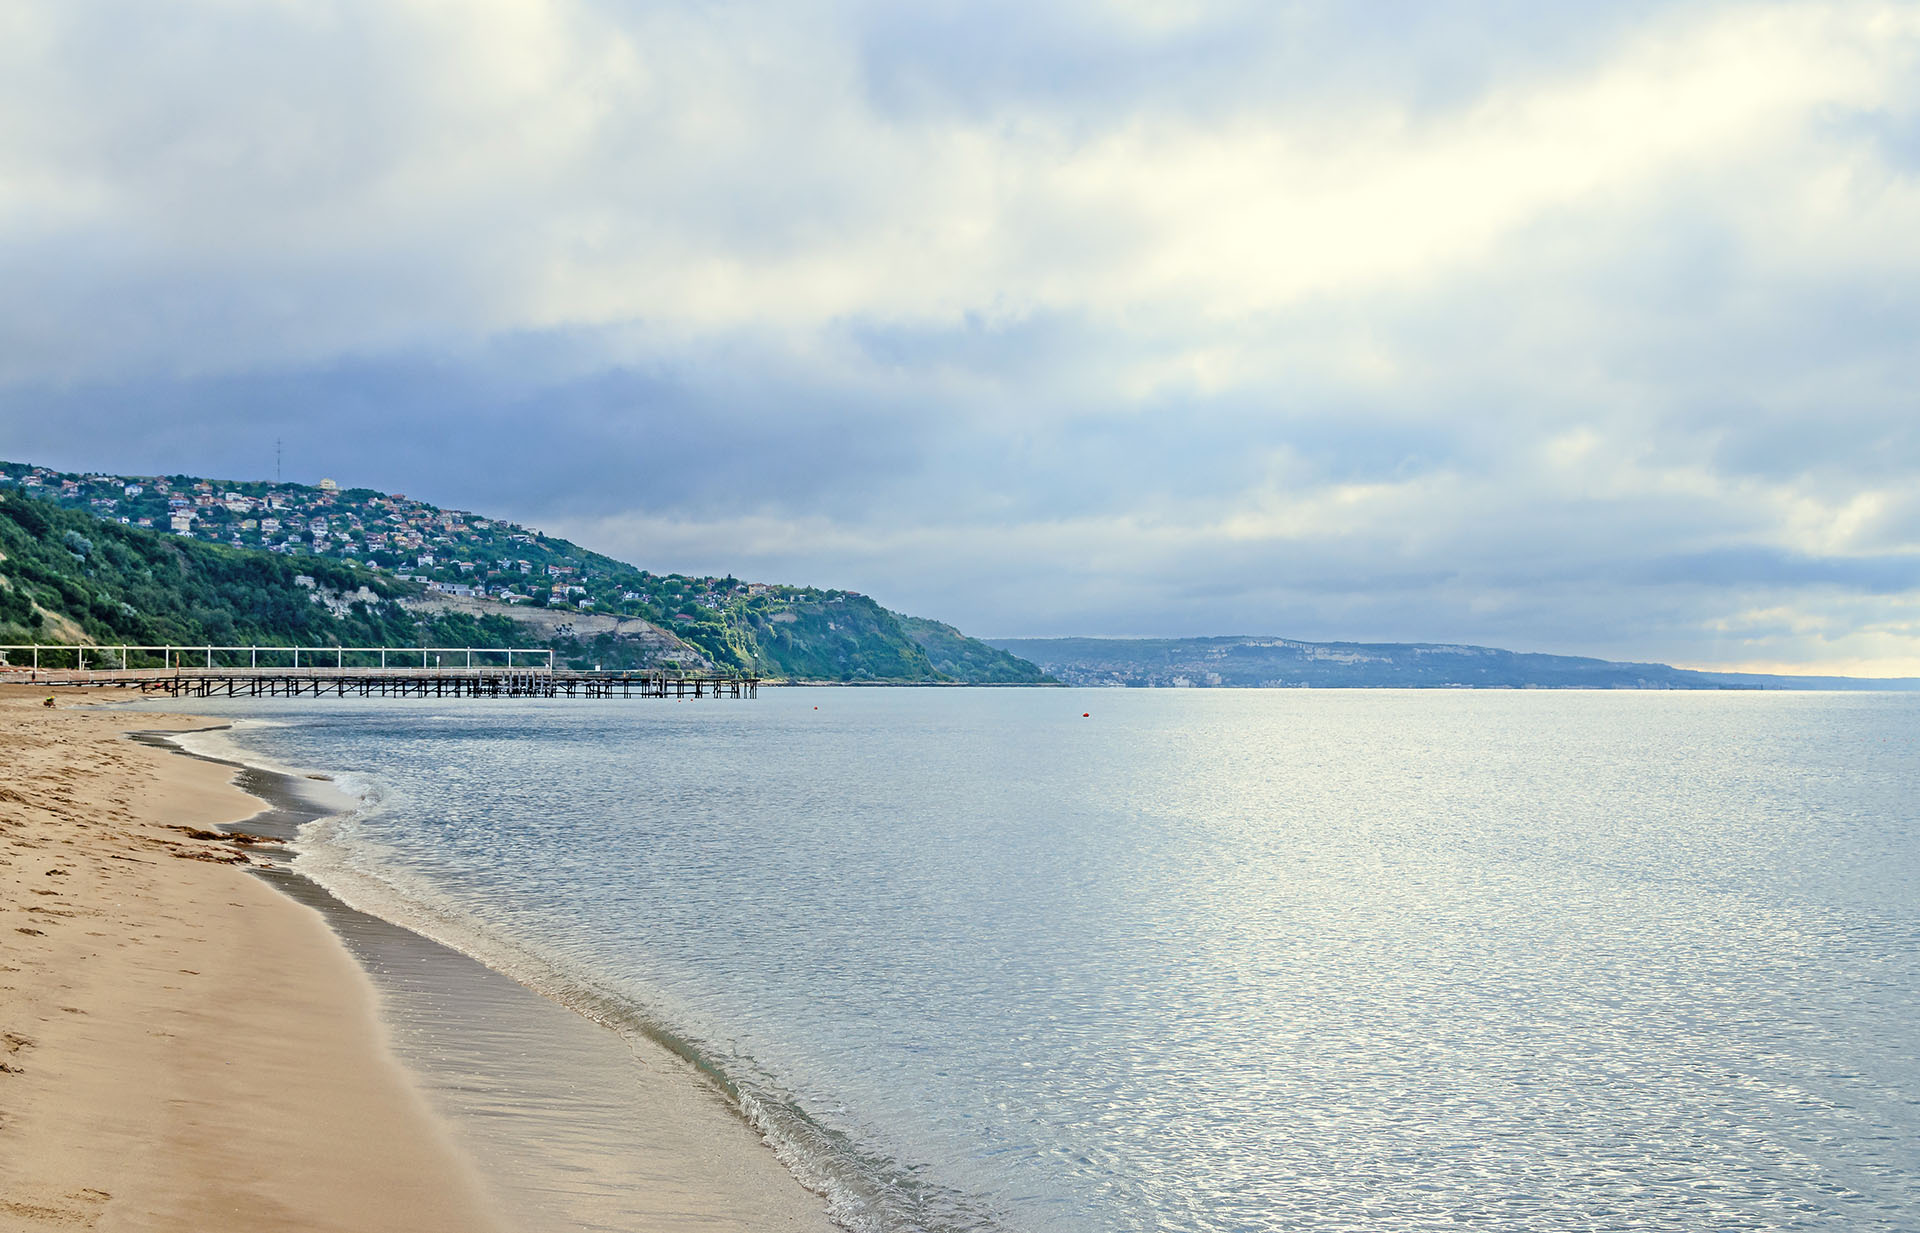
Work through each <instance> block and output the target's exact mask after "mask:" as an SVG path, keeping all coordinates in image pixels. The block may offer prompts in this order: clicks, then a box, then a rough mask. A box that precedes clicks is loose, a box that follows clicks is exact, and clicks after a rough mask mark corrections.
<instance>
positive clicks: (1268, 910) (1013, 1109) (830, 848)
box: [195, 688, 1920, 1233]
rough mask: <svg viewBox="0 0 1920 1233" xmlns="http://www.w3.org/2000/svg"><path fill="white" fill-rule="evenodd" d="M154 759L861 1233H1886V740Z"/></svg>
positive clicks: (286, 709)
mask: <svg viewBox="0 0 1920 1233" xmlns="http://www.w3.org/2000/svg"><path fill="white" fill-rule="evenodd" d="M195 709H196V710H203V711H207V712H213V711H216V710H217V711H219V712H220V713H221V714H222V715H223V716H224V717H226V718H228V719H230V720H231V721H232V722H233V724H234V727H233V728H232V730H231V731H230V732H229V733H227V734H225V737H226V739H228V740H229V741H230V744H231V747H232V748H233V749H237V750H239V751H241V752H242V753H243V754H244V756H245V757H247V758H249V759H253V760H257V761H258V762H260V763H261V764H263V765H269V766H274V767H280V768H289V769H293V770H296V771H299V772H303V773H310V774H326V775H330V776H331V777H332V782H331V784H330V785H329V786H328V790H329V791H338V792H339V794H340V802H341V803H340V809H341V812H338V813H335V814H333V815H332V816H328V817H322V818H318V819H316V820H313V821H310V822H308V823H307V824H306V825H305V826H304V828H303V829H302V832H301V836H300V840H299V843H298V845H297V850H298V853H299V855H298V859H297V860H296V861H295V865H294V867H295V868H296V869H297V870H299V871H300V872H303V873H305V874H306V875H308V876H309V877H311V878H312V879H313V880H315V881H316V882H318V883H319V884H320V885H322V886H325V887H327V888H329V889H330V890H333V891H335V892H336V893H337V894H339V895H340V897H341V898H342V899H345V900H346V901H348V902H350V903H352V904H354V905H355V906H356V907H359V908H362V909H364V910H366V911H369V912H372V913H375V914H377V915H379V916H381V917H384V918H386V919H389V920H393V921H396V922H398V923H400V924H402V925H407V926H409V927H412V928H417V929H419V930H420V931H421V932H423V933H426V934H428V935H430V936H432V937H435V938H438V939H439V940H440V941H442V942H445V943H447V944H449V945H451V946H453V947H455V948H457V949H459V950H462V951H464V952H466V953H468V954H471V955H475V956H478V957H479V958H481V959H483V960H485V961H486V962H487V963H489V964H491V965H492V966H493V967H495V968H497V969H499V970H501V971H503V972H506V973H507V974H509V975H513V976H515V977H517V978H518V979H521V980H523V981H525V982H526V983H528V984H529V985H532V986H533V987H536V988H538V989H540V990H541V991H542V992H543V993H545V994H547V995H548V996H549V997H550V998H555V999H557V1000H559V1001H560V1002H562V1003H565V1004H569V1005H575V1006H578V1007H579V1008H580V1009H581V1010H582V1011H583V1012H584V1013H586V1014H588V1015H590V1016H591V1017H592V1019H593V1020H594V1021H595V1022H596V1023H599V1024H603V1025H606V1026H605V1028H604V1030H608V1031H613V1030H622V1031H627V1032H629V1033H634V1032H637V1033H640V1034H643V1035H645V1036H646V1037H648V1038H650V1039H651V1040H652V1041H654V1042H657V1043H663V1044H666V1045H667V1046H668V1047H670V1048H672V1049H674V1050H675V1051H677V1052H679V1053H680V1054H681V1055H682V1056H683V1057H685V1058H687V1059H688V1060H690V1061H691V1062H693V1063H694V1064H695V1065H696V1066H697V1067H698V1068H699V1069H700V1070H701V1071H702V1072H704V1073H705V1074H706V1075H708V1076H709V1077H710V1078H711V1079H712V1081H713V1082H714V1084H715V1085H716V1089H717V1090H720V1091H723V1092H724V1093H725V1095H726V1097H727V1099H729V1100H731V1101H733V1102H735V1104H736V1105H737V1107H738V1108H739V1110H740V1111H741V1113H742V1115H743V1116H745V1117H747V1118H748V1119H749V1120H750V1121H751V1122H752V1124H753V1125H754V1127H755V1128H757V1129H758V1130H759V1131H760V1132H761V1133H762V1134H763V1135H765V1137H766V1138H767V1139H768V1141H769V1142H770V1143H772V1144H773V1145H774V1146H775V1148H776V1149H777V1150H778V1152H779V1154H780V1158H781V1159H782V1160H783V1161H785V1162H786V1164H787V1166H788V1167H789V1168H791V1169H792V1170H793V1171H794V1172H795V1173H796V1174H798V1175H799V1176H800V1178H801V1179H802V1180H803V1181H804V1182H806V1183H807V1184H808V1185H809V1186H811V1187H813V1188H815V1189H816V1190H819V1191H820V1192H822V1193H824V1194H826V1195H828V1196H829V1200H830V1210H831V1214H832V1215H833V1217H834V1219H836V1220H837V1221H838V1222H840V1223H841V1224H842V1225H844V1226H845V1227H847V1228H848V1229H852V1230H857V1231H860V1233H866V1231H874V1233H880V1231H893V1230H902V1231H904V1230H925V1231H928V1233H958V1231H962V1230H965V1231H977V1233H992V1231H1003V1230H1004V1231H1009V1233H1012V1231H1026V1233H1147V1231H1149V1230H1152V1231H1156V1233H1159V1231H1167V1233H1173V1231H1190V1233H1227V1231H1233V1233H1240V1231H1251V1230H1320V1229H1353V1230H1369V1231H1372V1230H1379V1231H1383V1233H1384V1231H1398V1230H1432V1229H1481V1230H1528V1231H1542V1233H1548V1231H1553V1230H1594V1229H1609V1230H1612V1229H1623V1230H1625V1229H1673V1230H1681V1229H1685V1230H1698V1229H1766V1230H1794V1229H1822V1230H1837V1229H1845V1230H1852V1231H1862V1233H1871V1231H1880V1230H1884V1231H1887V1233H1893V1231H1894V1230H1912V1229H1915V1228H1920V877H1917V876H1916V875H1920V695H1912V694H1904V695H1903V694H1820V693H1690V692H1671V693H1669V692H1580V691H1540V692H1533V691H1440V690H1435V691H1395V690H1353V691H1322V690H1312V691H1309V690H1246V691H1241V690H1068V689H960V688H940V689H854V688H784V689H763V690H762V691H761V693H760V696H759V697H758V698H757V699H755V700H752V701H745V700H743V701H733V700H721V701H715V700H699V701H692V700H689V701H684V702H669V701H661V700H638V699H635V700H610V701H579V700H486V701H481V700H458V701H455V700H438V701H435V700H406V701H399V700H396V701H381V700H369V699H335V700H306V701H303V702H300V703H297V704H293V703H287V702H278V703H239V704H226V703H208V704H204V705H202V704H200V703H196V704H195ZM614 1115H615V1116H627V1117H631V1118H634V1119H641V1118H644V1117H645V1116H646V1111H645V1110H639V1109H635V1110H631V1111H626V1112H622V1111H620V1110H617V1109H616V1110H615V1113H614Z"/></svg>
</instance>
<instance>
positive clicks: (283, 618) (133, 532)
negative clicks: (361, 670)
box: [0, 493, 514, 646]
mask: <svg viewBox="0 0 1920 1233" xmlns="http://www.w3.org/2000/svg"><path fill="white" fill-rule="evenodd" d="M398 599H399V596H398V595H397V594H396V592H395V589H394V587H393V585H392V584H391V583H389V582H387V581H386V580H384V579H381V578H378V577H375V576H374V575H373V574H371V573H369V572H367V571H364V570H357V569H354V568H352V567H350V566H345V565H341V564H338V563H336V562H330V561H315V560H311V559H304V560H303V559H298V558H286V557H278V556H272V555H270V554H267V553H260V552H249V551H246V550H243V549H235V548H223V547H219V546H216V545H212V544H201V543H196V542H194V541H192V540H188V539H182V538H176V537H171V536H166V535H161V534H157V533H155V532H152V531H146V530H141V529H139V528H134V527H123V526H119V525H117V524H114V523H103V522H100V521H98V520H97V519H94V518H90V517H88V516H86V515H85V514H81V513H79V512H78V511H73V510H62V509H59V508H57V507H55V506H51V505H48V504H47V503H45V502H42V501H33V500H26V499H23V498H21V497H19V496H16V495H11V494H6V493H0V642H74V641H83V640H84V641H92V642H101V643H108V642H128V643H146V644H160V643H183V644H197V643H216V644H218V643H229V644H232V643H242V644H244V643H262V644H278V645H296V644H297V645H302V646H320V645H351V646H412V645H442V646H446V645H456V646H457V645H473V644H480V645H492V646H498V645H500V644H501V640H502V639H505V638H511V637H512V635H513V632H514V631H513V627H512V626H511V625H509V624H506V623H504V622H501V621H499V620H497V619H493V620H489V619H485V618H480V617H476V616H472V615H464V614H433V615H428V616H421V615H418V614H414V613H410V612H408V611H407V610H406V609H405V608H404V607H403V606H402V604H401V603H400V602H397V601H398Z"/></svg>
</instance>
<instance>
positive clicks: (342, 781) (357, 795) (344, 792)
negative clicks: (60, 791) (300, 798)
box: [174, 718, 1000, 1233]
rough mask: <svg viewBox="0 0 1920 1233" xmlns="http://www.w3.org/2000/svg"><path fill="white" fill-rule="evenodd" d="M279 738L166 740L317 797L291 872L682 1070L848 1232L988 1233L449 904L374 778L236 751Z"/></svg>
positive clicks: (955, 1201) (865, 1151)
mask: <svg viewBox="0 0 1920 1233" xmlns="http://www.w3.org/2000/svg"><path fill="white" fill-rule="evenodd" d="M287 726H291V725H288V724H284V723H279V722H276V721H266V720H256V719H251V718H248V719H244V720H240V721H237V722H236V723H235V724H234V725H232V726H231V727H230V728H219V729H207V730H201V731H197V732H192V733H185V734H179V735H177V736H175V737H174V739H175V740H176V741H177V742H178V743H179V744H180V745H181V747H182V748H183V749H186V750H187V751H188V752H190V753H194V754H197V755H200V756H204V757H213V758H218V759H220V760H221V761H227V762H234V763H238V764H240V765H243V766H248V767H252V768H255V769H257V770H260V771H263V772H265V773H267V774H271V775H276V776H280V777H283V778H284V779H285V780H287V781H288V782H289V783H295V784H298V785H299V787H300V790H301V791H302V792H303V793H305V792H308V791H313V790H320V791H322V792H323V794H324V796H325V798H326V806H325V807H326V812H325V813H324V814H322V815H321V816H319V817H316V818H313V819H312V820H310V821H307V822H305V823H304V824H303V825H301V827H300V828H299V832H298V834H297V836H296V838H295V841H294V844H293V851H294V860H293V863H292V869H293V871H294V872H296V873H298V874H300V875H302V876H304V877H306V878H308V879H310V880H312V881H313V882H314V883H316V884H317V885H319V886H320V887H322V888H323V889H324V890H326V891H327V892H328V893H330V894H332V895H333V896H334V897H335V898H337V899H339V900H340V901H341V902H342V903H344V904H346V905H347V906H348V907H350V908H353V909H355V910H357V911H361V912H365V913H367V914H369V915H372V916H377V917H380V918H381V919H383V920H387V921H390V922H392V923H394V924H396V925H399V926H401V927H403V928H406V929H410V930H412V931H413V932H415V933H418V934H421V935H422V936H424V937H427V938H430V939H432V940H433V941H435V942H438V943H440V944H441V945H443V946H446V947H449V948H451V949H453V950H456V951H459V952H460V953H462V954H465V955H467V956H469V957H470V958H473V959H475V960H477V961H478V962H480V963H483V964H485V965H486V966H488V967H490V968H492V969H493V970H495V971H497V972H500V973H502V974H503V975H506V976H508V977H510V978H511V979H513V980H515V981H517V982H518V983H520V984H522V985H524V986H526V987H527V988H529V989H532V990H533V991H535V992H536V993H539V994H541V995H542V996H545V997H548V998H550V999H552V1000H554V1001H556V1002H559V1003H560V1004H561V1005H564V1006H567V1007H568V1008H570V1009H572V1010H574V1011H575V1012H577V1013H579V1014H581V1015H583V1016H585V1017H586V1018H588V1019H590V1020H592V1021H593V1022H595V1023H598V1024H600V1025H601V1026H603V1027H606V1028H608V1029H609V1030H611V1031H613V1032H615V1033H617V1034H618V1035H619V1036H620V1037H621V1038H622V1039H623V1040H625V1041H626V1042H627V1043H628V1047H629V1048H634V1049H641V1048H648V1047H653V1048H663V1049H665V1050H667V1051H668V1052H670V1053H672V1054H674V1055H675V1056H677V1057H679V1058H680V1059H682V1060H683V1061H684V1062H685V1063H687V1064H688V1065H689V1066H690V1067H691V1068H692V1069H693V1070H694V1071H695V1072H696V1073H697V1074H698V1075H699V1076H701V1077H702V1079H703V1080H704V1081H705V1082H706V1083H708V1084H709V1085H711V1086H712V1088H713V1089H714V1090H716V1091H717V1092H718V1093H719V1094H720V1095H721V1096H722V1097H723V1098H724V1099H725V1100H726V1101H727V1102H728V1103H729V1104H730V1105H731V1106H732V1107H733V1108H734V1109H735V1111H736V1112H737V1113H738V1114H739V1115H740V1116H741V1117H742V1118H743V1119H744V1120H745V1121H746V1122H747V1124H748V1125H750V1126H751V1127H753V1129H754V1130H755V1131H756V1132H757V1133H758V1134H759V1135H760V1136H761V1138H762V1139H763V1141H765V1142H766V1144H767V1145H768V1146H769V1147H770V1148H771V1149H772V1150H773V1152H774V1154H775V1156H776V1157H777V1158H778V1159H779V1160H780V1162H781V1163H782V1164H783V1165H784V1166H785V1167H786V1168H787V1169H788V1171H789V1172H791V1173H792V1174H793V1175H794V1176H795V1177H796V1178H797V1179H798V1180H799V1181H800V1182H801V1184H802V1185H804V1186H806V1187H807V1188H808V1189H810V1190H812V1191H814V1192H815V1193H817V1194H820V1195H822V1196H823V1197H824V1198H825V1199H826V1200H827V1205H828V1212H829V1215H830V1216H831V1217H832V1219H833V1220H834V1221H835V1222H836V1223H837V1224H839V1225H841V1226H842V1227H844V1228H847V1229H849V1230H853V1231H854V1233H888V1231H893V1230H902V1229H912V1230H926V1231H927V1233H961V1231H968V1233H985V1231H990V1230H994V1229H997V1228H999V1227H1000V1226H999V1224H998V1222H997V1221H996V1220H994V1219H993V1218H992V1217H991V1216H990V1215H989V1214H988V1213H987V1212H986V1211H984V1210H983V1209H982V1208H981V1207H980V1206H979V1205H978V1204H977V1202H976V1201H974V1200H972V1199H971V1198H970V1197H969V1196H967V1195H965V1194H963V1193H961V1192H959V1191H956V1190H952V1189H950V1188H948V1187H945V1186H941V1185H939V1184H937V1183H934V1182H931V1181H929V1180H928V1179H926V1178H925V1177H923V1176H921V1175H920V1173H919V1171H917V1170H915V1169H912V1168H910V1167H906V1166H903V1165H901V1164H900V1163H899V1162H898V1161H896V1160H894V1159H893V1158H892V1157H890V1156H889V1155H887V1154H886V1153H885V1152H883V1151H880V1150H876V1149H874V1148H871V1147H868V1146H865V1145H863V1144H861V1143H860V1142H858V1141H856V1140H855V1139H854V1138H853V1137H852V1136H850V1135H849V1134H847V1133H846V1132H844V1131H841V1130H838V1129H835V1128H833V1127H830V1126H828V1125H825V1124H823V1123H822V1122H821V1121H820V1120H819V1119H817V1118H815V1117H814V1116H812V1115H811V1114H810V1113H808V1111H807V1110H806V1109H804V1108H803V1107H802V1106H801V1105H800V1103H799V1102H798V1101H797V1100H795V1099H793V1098H792V1097H791V1096H789V1095H787V1094H786V1093H785V1091H784V1090H783V1089H782V1087H781V1086H780V1084H779V1083H778V1082H777V1081H776V1080H775V1079H774V1077H773V1076H771V1075H769V1074H766V1073H765V1072H764V1071H763V1070H762V1068H760V1067H759V1066H758V1065H757V1064H755V1063H754V1061H753V1060H752V1059H751V1058H747V1057H744V1056H740V1055H737V1054H733V1055H729V1054H726V1053H723V1052H722V1051H720V1050H716V1049H713V1048H711V1047H709V1046H708V1045H707V1044H705V1043H704V1042H703V1041H701V1040H700V1039H699V1038H698V1037H697V1036H696V1035H695V1034H693V1033H691V1032H688V1031H686V1030H684V1029H683V1028H681V1027H679V1026H678V1021H679V1020H680V1019H681V1016H676V1015H674V1014H672V1013H671V1012H670V1011H665V1010H663V1009H661V1005H660V1003H661V1001H663V1000H664V999H656V1000H654V1001H652V1002H651V1003H650V1002H649V1001H648V1000H646V999H644V998H642V997H639V996H636V994H635V992H634V991H633V990H632V989H630V988H624V987H615V986H612V985H610V984H608V983H606V982H604V981H601V980H599V979H597V978H595V977H594V975H593V974H592V973H590V972H587V971H584V970H581V969H580V968H579V967H577V966H576V965H569V964H565V963H562V962H559V961H557V960H555V959H554V958H552V957H550V956H549V955H547V954H544V953H542V952H541V951H540V950H539V949H538V948H537V946H535V945H533V944H531V943H530V942H528V941H525V940H522V939H520V938H516V937H514V936H513V935H512V934H511V933H510V932H509V931H508V930H506V929H503V928H500V927H497V926H495V925H493V924H491V923H490V922H488V921H487V920H485V919H484V918H483V917H482V916H481V915H480V914H478V913H476V912H475V911H473V910H471V909H470V908H468V907H467V906H466V905H464V904H462V903H460V902H459V901H457V900H456V899H454V898H453V897H451V896H450V895H449V894H447V893H446V892H445V891H444V890H443V889H442V888H441V887H439V886H438V885H436V884H435V883H434V881H433V880H432V879H431V878H429V877H427V876H425V875H423V874H421V873H420V872H418V871H416V870H414V869H412V868H410V867H409V865H408V863H407V861H406V860H405V859H404V858H403V855H402V853H401V852H399V851H398V850H397V849H395V848H393V847H392V846H391V845H389V844H386V843H384V842H382V840H381V839H380V837H379V835H378V826H377V825H376V823H377V819H378V818H379V817H380V816H381V815H382V814H383V813H384V812H385V811H386V810H387V809H388V808H389V807H390V806H391V802H392V801H393V799H394V793H393V792H392V791H391V790H390V789H389V787H388V786H387V785H386V784H384V783H383V782H382V781H381V779H380V778H379V776H377V775H374V774H368V773H365V772H360V771H340V772H333V773H331V774H329V775H327V776H326V778H327V779H328V780H329V782H325V783H322V782H318V781H316V780H314V779H313V778H312V776H313V775H314V774H315V772H314V771H313V770H311V769H309V768H303V767H297V766H293V765H289V764H287V763H284V762H281V761H279V760H276V759H274V758H272V757H270V756H268V755H266V754H265V753H263V752H262V751H260V750H259V749H257V748H255V747H253V746H252V745H250V744H248V743H246V742H245V737H246V735H247V733H248V732H249V731H256V730H260V729H265V728H270V727H287Z"/></svg>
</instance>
